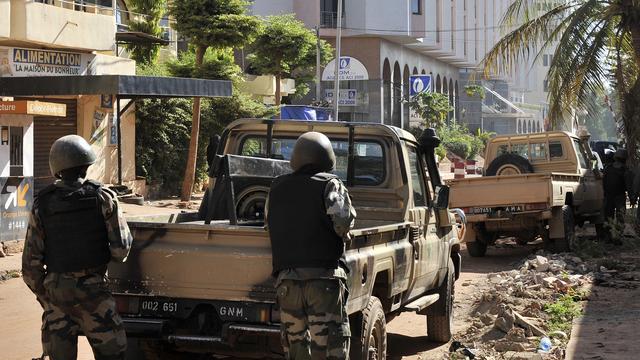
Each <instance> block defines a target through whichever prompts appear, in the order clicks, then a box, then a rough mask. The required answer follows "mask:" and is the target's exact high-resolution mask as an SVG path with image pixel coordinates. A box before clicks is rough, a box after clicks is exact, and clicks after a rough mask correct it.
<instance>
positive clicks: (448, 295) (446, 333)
mask: <svg viewBox="0 0 640 360" xmlns="http://www.w3.org/2000/svg"><path fill="white" fill-rule="evenodd" d="M454 283H455V270H454V267H453V261H452V260H451V259H449V270H448V271H447V276H446V278H445V280H444V282H442V284H441V285H440V287H439V288H438V295H440V298H439V299H438V301H437V302H436V303H435V304H433V305H431V306H430V307H428V308H427V338H429V340H430V341H436V342H447V341H449V340H451V335H452V333H451V332H452V330H453V300H454V297H455V286H454Z"/></svg>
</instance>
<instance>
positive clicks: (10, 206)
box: [0, 177, 33, 241]
mask: <svg viewBox="0 0 640 360" xmlns="http://www.w3.org/2000/svg"><path fill="white" fill-rule="evenodd" d="M32 206H33V178H32V177H8V178H7V177H2V178H0V241H9V240H24V238H25V235H26V234H27V226H28V225H29V216H30V212H31V207H32Z"/></svg>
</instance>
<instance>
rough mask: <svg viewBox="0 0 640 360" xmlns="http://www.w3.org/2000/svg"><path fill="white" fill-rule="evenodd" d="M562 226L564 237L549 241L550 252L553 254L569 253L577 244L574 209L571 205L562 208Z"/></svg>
mask: <svg viewBox="0 0 640 360" xmlns="http://www.w3.org/2000/svg"><path fill="white" fill-rule="evenodd" d="M562 225H563V228H564V229H563V230H564V237H562V238H557V239H551V241H549V247H550V248H549V250H551V251H552V252H569V251H572V250H573V248H574V245H575V242H576V231H575V227H576V225H575V220H574V216H573V209H572V208H571V206H569V205H563V206H562Z"/></svg>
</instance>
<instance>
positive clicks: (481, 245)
mask: <svg viewBox="0 0 640 360" xmlns="http://www.w3.org/2000/svg"><path fill="white" fill-rule="evenodd" d="M466 244H467V252H468V253H469V255H471V257H483V256H485V255H486V254H487V243H486V242H484V241H483V240H482V239H478V238H476V241H471V242H468V243H466Z"/></svg>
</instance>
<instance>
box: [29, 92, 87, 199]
mask: <svg viewBox="0 0 640 360" xmlns="http://www.w3.org/2000/svg"><path fill="white" fill-rule="evenodd" d="M43 101H47V102H53V103H60V104H66V105H67V116H66V117H64V118H61V117H52V116H34V118H33V125H34V132H33V175H34V176H33V177H34V188H35V191H39V190H40V189H42V188H44V187H45V186H47V185H49V184H52V183H53V182H54V180H55V179H54V177H53V176H52V175H51V170H49V150H51V145H53V142H54V141H56V140H57V139H59V138H60V137H62V136H65V135H71V134H77V133H78V132H77V123H78V120H77V119H78V116H77V111H78V104H77V100H76V99H43Z"/></svg>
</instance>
